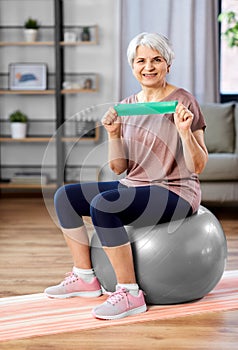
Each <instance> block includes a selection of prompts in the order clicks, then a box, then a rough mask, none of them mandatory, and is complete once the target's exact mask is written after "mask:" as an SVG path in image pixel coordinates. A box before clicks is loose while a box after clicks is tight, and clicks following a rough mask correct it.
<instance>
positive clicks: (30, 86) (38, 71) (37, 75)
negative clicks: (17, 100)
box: [9, 63, 47, 90]
mask: <svg viewBox="0 0 238 350" xmlns="http://www.w3.org/2000/svg"><path fill="white" fill-rule="evenodd" d="M46 89H47V65H46V63H10V64H9V90H46Z"/></svg>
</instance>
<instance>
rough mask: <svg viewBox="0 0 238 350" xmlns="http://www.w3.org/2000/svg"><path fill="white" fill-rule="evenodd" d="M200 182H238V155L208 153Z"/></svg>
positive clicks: (200, 175)
mask: <svg viewBox="0 0 238 350" xmlns="http://www.w3.org/2000/svg"><path fill="white" fill-rule="evenodd" d="M199 179H200V180H201V181H238V154H236V153H229V154H227V153H210V154H209V157H208V162H207V165H206V167H205V169H204V171H203V172H202V173H201V174H199Z"/></svg>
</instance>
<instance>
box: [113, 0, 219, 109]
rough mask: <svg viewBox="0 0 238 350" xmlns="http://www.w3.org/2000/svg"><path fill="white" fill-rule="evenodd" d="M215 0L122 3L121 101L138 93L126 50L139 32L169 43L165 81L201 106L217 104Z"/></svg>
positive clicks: (158, 0)
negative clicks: (159, 36) (157, 35)
mask: <svg viewBox="0 0 238 350" xmlns="http://www.w3.org/2000/svg"><path fill="white" fill-rule="evenodd" d="M217 15H218V0H179V1H178V0H133V1H131V0H121V45H120V47H121V51H120V70H121V74H120V98H124V97H126V96H129V95H131V94H133V93H135V92H137V91H139V90H140V86H139V85H138V83H137V81H136V80H135V78H134V77H133V74H132V72H131V68H130V67H129V65H128V62H127V57H126V50H127V46H128V44H129V42H130V40H131V39H132V38H133V37H134V36H135V35H137V34H138V33H140V32H157V33H161V34H163V35H165V36H167V37H168V39H169V40H170V41H171V43H172V45H173V48H174V51H175V60H174V62H173V64H172V67H171V70H170V73H169V75H168V81H169V82H170V83H172V84H174V85H176V86H178V87H183V88H185V89H186V90H188V91H190V92H191V93H192V94H193V95H194V96H195V97H196V98H197V100H198V101H199V102H200V103H206V102H218V101H219V85H218V82H219V64H218V62H219V60H218V55H219V50H218V22H217Z"/></svg>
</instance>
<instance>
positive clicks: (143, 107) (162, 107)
mask: <svg viewBox="0 0 238 350" xmlns="http://www.w3.org/2000/svg"><path fill="white" fill-rule="evenodd" d="M177 104H178V101H168V102H144V103H121V104H118V105H116V106H115V107H114V108H115V110H116V112H117V114H118V115H119V116H124V115H145V114H164V113H174V112H175V109H176V106H177Z"/></svg>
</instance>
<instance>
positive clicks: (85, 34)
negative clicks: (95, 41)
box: [81, 27, 91, 41]
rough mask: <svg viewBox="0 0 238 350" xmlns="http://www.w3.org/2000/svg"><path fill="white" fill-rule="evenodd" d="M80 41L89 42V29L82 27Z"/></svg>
mask: <svg viewBox="0 0 238 350" xmlns="http://www.w3.org/2000/svg"><path fill="white" fill-rule="evenodd" d="M81 40H82V41H90V40H91V34H90V29H89V27H83V30H82V33H81Z"/></svg>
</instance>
